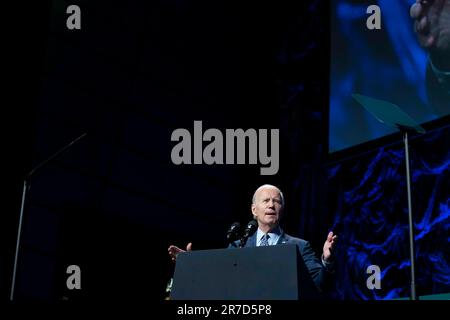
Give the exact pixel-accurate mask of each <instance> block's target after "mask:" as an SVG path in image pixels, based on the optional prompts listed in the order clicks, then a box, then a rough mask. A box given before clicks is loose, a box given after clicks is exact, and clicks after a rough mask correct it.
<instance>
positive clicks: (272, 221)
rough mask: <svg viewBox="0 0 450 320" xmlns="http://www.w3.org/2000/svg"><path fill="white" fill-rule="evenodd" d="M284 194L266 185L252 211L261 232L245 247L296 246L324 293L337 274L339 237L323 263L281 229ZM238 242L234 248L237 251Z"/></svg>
mask: <svg viewBox="0 0 450 320" xmlns="http://www.w3.org/2000/svg"><path fill="white" fill-rule="evenodd" d="M283 208H284V197H283V193H282V192H281V191H280V189H278V188H277V187H275V186H272V185H268V184H266V185H263V186H261V187H259V188H258V189H257V190H256V191H255V194H254V195H253V199H252V205H251V210H252V214H253V217H254V219H255V220H256V221H257V222H258V230H257V231H256V232H255V233H254V234H253V235H252V236H251V237H250V238H249V239H248V240H247V242H246V244H245V246H244V247H259V246H267V245H280V244H295V245H297V248H298V250H299V253H300V255H301V256H302V258H303V261H304V263H305V265H306V268H307V269H308V272H309V274H310V276H311V278H312V280H313V281H314V283H315V285H316V287H317V288H318V289H319V290H322V289H323V288H324V286H325V285H326V282H327V279H328V278H329V276H330V274H331V273H333V272H334V262H333V249H334V246H335V243H336V241H337V236H336V235H334V234H333V232H330V233H329V234H328V236H327V240H326V241H325V243H324V246H323V253H322V256H321V259H318V258H317V256H316V254H315V253H314V251H313V250H312V248H311V246H310V244H309V242H308V241H306V240H303V239H300V238H295V237H292V236H290V235H288V234H286V233H285V232H284V231H283V230H282V229H281V227H280V225H279V223H280V219H281V217H282V214H283ZM237 244H238V243H237V242H236V243H235V244H234V245H233V246H230V247H236V246H237Z"/></svg>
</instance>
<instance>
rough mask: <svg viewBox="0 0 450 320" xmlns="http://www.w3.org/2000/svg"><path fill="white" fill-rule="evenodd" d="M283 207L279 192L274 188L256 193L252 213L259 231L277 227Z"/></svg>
mask: <svg viewBox="0 0 450 320" xmlns="http://www.w3.org/2000/svg"><path fill="white" fill-rule="evenodd" d="M282 210H283V207H282V203H281V196H280V192H279V191H278V190H277V189H274V188H263V189H260V190H258V191H257V192H256V195H255V203H253V204H252V213H253V215H254V216H255V217H256V220H258V224H259V226H260V227H261V229H265V228H267V227H268V228H269V229H272V228H274V227H275V226H277V225H278V223H279V220H280V217H281V213H282Z"/></svg>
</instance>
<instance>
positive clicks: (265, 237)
mask: <svg viewBox="0 0 450 320" xmlns="http://www.w3.org/2000/svg"><path fill="white" fill-rule="evenodd" d="M269 238H270V236H269V235H268V234H265V235H263V236H262V238H261V242H260V243H259V246H260V247H264V246H268V245H269Z"/></svg>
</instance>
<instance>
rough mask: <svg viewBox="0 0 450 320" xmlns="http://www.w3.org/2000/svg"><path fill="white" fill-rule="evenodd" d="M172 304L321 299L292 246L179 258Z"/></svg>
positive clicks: (204, 252) (206, 252)
mask: <svg viewBox="0 0 450 320" xmlns="http://www.w3.org/2000/svg"><path fill="white" fill-rule="evenodd" d="M170 298H171V300H299V299H308V300H310V299H320V294H319V292H318V290H317V289H316V287H315V285H314V282H313V281H312V279H311V277H310V276H309V274H308V270H307V268H306V266H305V264H304V262H303V259H302V258H301V256H300V254H299V252H298V249H297V246H296V245H294V244H283V245H277V246H267V247H253V248H238V249H214V250H199V251H190V252H184V253H181V254H179V255H178V257H177V262H176V266H175V273H174V278H173V287H172V291H171V296H170Z"/></svg>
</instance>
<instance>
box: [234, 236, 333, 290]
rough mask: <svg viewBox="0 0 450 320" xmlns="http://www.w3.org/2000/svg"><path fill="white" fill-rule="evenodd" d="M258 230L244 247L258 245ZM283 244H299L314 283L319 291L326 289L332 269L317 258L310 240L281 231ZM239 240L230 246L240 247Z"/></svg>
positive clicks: (299, 249)
mask: <svg viewBox="0 0 450 320" xmlns="http://www.w3.org/2000/svg"><path fill="white" fill-rule="evenodd" d="M256 234H257V233H256V232H255V233H254V234H253V235H252V236H251V237H250V238H248V240H247V243H246V244H245V246H244V248H246V247H249V248H251V247H256ZM283 244H295V245H297V249H298V251H299V253H300V255H301V257H302V258H303V261H304V263H305V265H306V268H307V269H308V272H309V275H310V276H311V278H312V280H313V281H314V284H315V285H316V287H317V289H318V290H319V291H324V289H325V288H326V286H327V285H328V283H329V281H330V276H331V272H332V271H333V270H332V269H327V268H326V267H324V266H323V264H322V262H321V261H320V260H319V259H318V258H317V256H316V254H315V253H314V251H313V249H312V248H311V245H310V244H309V242H308V241H306V240H303V239H300V238H295V237H292V236H290V235H288V234H286V233H284V231H281V235H280V238H279V239H278V242H277V245H283ZM238 247H239V241H236V242H234V244H230V246H229V247H228V248H238Z"/></svg>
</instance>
